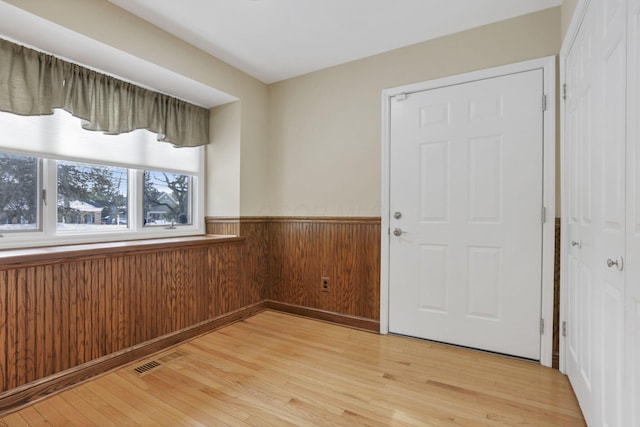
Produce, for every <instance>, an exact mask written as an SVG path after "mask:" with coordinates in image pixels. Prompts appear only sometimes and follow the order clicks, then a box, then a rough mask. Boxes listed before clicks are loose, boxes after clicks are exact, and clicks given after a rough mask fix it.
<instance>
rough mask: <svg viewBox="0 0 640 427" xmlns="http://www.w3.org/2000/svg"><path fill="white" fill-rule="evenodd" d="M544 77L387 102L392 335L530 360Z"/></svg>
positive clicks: (537, 284) (536, 296) (536, 345)
mask: <svg viewBox="0 0 640 427" xmlns="http://www.w3.org/2000/svg"><path fill="white" fill-rule="evenodd" d="M542 79H543V72H542V70H533V71H528V72H523V73H517V74H511V75H506V76H501V77H496V78H490V79H486V80H480V81H475V82H470V83H465V84H460V85H454V86H448V87H444V88H437V89H432V90H427V91H423V92H417V93H413V94H410V95H409V96H408V97H407V98H406V99H404V100H397V99H396V100H393V101H392V104H391V191H390V206H391V211H392V212H396V211H397V212H401V214H402V217H401V218H400V219H397V220H396V219H392V220H391V229H392V230H393V229H395V228H400V229H402V230H403V231H404V232H405V234H402V235H401V236H398V237H396V236H391V241H390V263H389V267H390V278H391V284H390V298H389V313H390V315H389V322H390V323H389V330H390V331H391V332H395V333H401V334H406V335H412V336H418V337H423V338H429V339H433V340H438V341H444V342H449V343H454V344H460V345H465V346H470V347H475V348H481V349H486V350H491V351H496V352H501V353H507V354H514V355H518V356H522V357H528V358H532V359H539V358H540V329H539V328H540V309H541V306H540V299H541V264H542V259H541V256H542V224H541V211H542V186H543V179H542V171H543V159H542V154H543V153H542V143H543V138H542V105H541V102H542V95H543V92H542V88H543V81H542Z"/></svg>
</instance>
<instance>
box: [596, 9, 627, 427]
mask: <svg viewBox="0 0 640 427" xmlns="http://www.w3.org/2000/svg"><path fill="white" fill-rule="evenodd" d="M593 6H596V7H597V10H596V16H598V17H599V19H598V21H599V24H597V25H596V26H597V27H598V39H596V46H598V50H597V56H596V73H597V74H596V79H597V80H596V84H597V85H598V86H599V87H600V89H601V91H602V92H601V93H602V97H601V98H600V102H598V103H597V111H598V113H597V114H598V116H599V119H598V121H601V122H602V124H601V126H598V130H599V131H600V133H599V134H598V133H596V137H597V138H598V139H599V141H598V143H597V146H598V150H597V155H596V157H595V158H596V160H597V161H598V162H600V164H601V165H602V173H601V174H600V175H596V177H597V178H600V179H599V181H600V183H601V185H602V190H601V191H598V192H597V193H596V194H595V197H594V199H595V200H596V202H597V211H598V212H599V213H598V215H597V216H598V219H599V221H598V222H597V228H596V236H595V238H596V242H597V251H596V253H597V255H596V271H597V273H596V274H597V277H598V282H597V284H596V286H597V287H598V288H599V289H600V291H601V292H602V298H601V299H598V300H596V303H598V304H600V306H601V307H600V309H601V312H602V317H601V318H602V332H601V333H602V345H601V346H600V348H598V351H600V352H601V358H600V360H601V365H600V369H599V371H600V375H601V376H602V389H601V390H600V395H601V402H602V418H601V419H600V420H599V421H597V422H596V424H598V425H602V426H623V425H624V424H623V415H622V408H623V406H622V402H623V397H624V393H623V367H624V312H625V275H624V270H623V269H624V255H625V237H626V221H625V217H626V214H625V209H626V204H625V203H626V187H625V186H626V167H625V162H626V160H625V156H626V153H625V148H626V147H625V146H626V130H625V127H626V88H627V86H626V71H627V65H626V64H627V63H626V56H627V46H626V23H627V14H626V6H627V5H626V0H605V1H597V2H595V3H594V5H593ZM615 263H617V264H615Z"/></svg>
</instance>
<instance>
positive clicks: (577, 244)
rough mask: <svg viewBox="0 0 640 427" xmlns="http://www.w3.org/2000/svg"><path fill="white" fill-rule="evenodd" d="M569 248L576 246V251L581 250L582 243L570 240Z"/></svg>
mask: <svg viewBox="0 0 640 427" xmlns="http://www.w3.org/2000/svg"><path fill="white" fill-rule="evenodd" d="M571 246H577V247H578V249H580V248H582V242H581V241H579V240H578V241H576V240H572V241H571Z"/></svg>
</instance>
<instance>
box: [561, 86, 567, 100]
mask: <svg viewBox="0 0 640 427" xmlns="http://www.w3.org/2000/svg"><path fill="white" fill-rule="evenodd" d="M562 99H567V84H566V83H563V84H562Z"/></svg>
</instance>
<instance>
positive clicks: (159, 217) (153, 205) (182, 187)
mask: <svg viewBox="0 0 640 427" xmlns="http://www.w3.org/2000/svg"><path fill="white" fill-rule="evenodd" d="M190 191H191V177H190V176H189V175H181V174H176V173H169V172H157V171H145V172H144V224H145V226H152V225H171V224H175V225H190V224H191V223H192V221H191V207H190V205H191V194H190Z"/></svg>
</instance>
